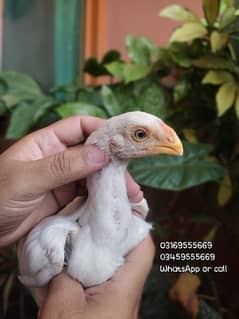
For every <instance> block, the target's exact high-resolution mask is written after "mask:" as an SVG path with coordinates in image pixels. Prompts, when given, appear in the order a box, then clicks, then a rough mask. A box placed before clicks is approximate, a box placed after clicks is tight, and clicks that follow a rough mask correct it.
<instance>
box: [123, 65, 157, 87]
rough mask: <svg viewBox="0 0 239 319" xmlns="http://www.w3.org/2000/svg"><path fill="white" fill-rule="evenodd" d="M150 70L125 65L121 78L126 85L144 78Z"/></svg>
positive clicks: (141, 66) (139, 66) (142, 66)
mask: <svg viewBox="0 0 239 319" xmlns="http://www.w3.org/2000/svg"><path fill="white" fill-rule="evenodd" d="M150 70H151V68H150V67H148V66H144V65H140V64H125V65H124V69H123V78H124V81H125V82H126V83H129V82H133V81H136V80H140V79H142V78H144V77H145V76H146V75H147V74H149V72H150Z"/></svg>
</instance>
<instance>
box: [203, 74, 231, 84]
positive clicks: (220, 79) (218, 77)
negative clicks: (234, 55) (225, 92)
mask: <svg viewBox="0 0 239 319" xmlns="http://www.w3.org/2000/svg"><path fill="white" fill-rule="evenodd" d="M233 79H234V78H233V76H232V75H231V73H229V72H226V71H208V72H207V74H206V75H205V76H204V78H203V79H202V83H203V84H214V85H218V84H223V83H225V82H230V81H233Z"/></svg>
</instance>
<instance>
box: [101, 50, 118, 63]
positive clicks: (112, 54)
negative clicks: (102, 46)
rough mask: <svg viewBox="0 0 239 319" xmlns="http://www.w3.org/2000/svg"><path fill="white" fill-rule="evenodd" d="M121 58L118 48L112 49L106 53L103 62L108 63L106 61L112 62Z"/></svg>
mask: <svg viewBox="0 0 239 319" xmlns="http://www.w3.org/2000/svg"><path fill="white" fill-rule="evenodd" d="M120 58H121V56H120V52H119V51H116V50H110V51H108V52H106V53H105V55H104V56H103V58H102V61H101V63H102V64H106V63H111V62H114V61H119V60H120Z"/></svg>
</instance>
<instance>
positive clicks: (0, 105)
mask: <svg viewBox="0 0 239 319" xmlns="http://www.w3.org/2000/svg"><path fill="white" fill-rule="evenodd" d="M7 111H8V109H7V107H6V105H5V103H4V102H2V101H0V116H3V115H4V114H5V113H6V112H7Z"/></svg>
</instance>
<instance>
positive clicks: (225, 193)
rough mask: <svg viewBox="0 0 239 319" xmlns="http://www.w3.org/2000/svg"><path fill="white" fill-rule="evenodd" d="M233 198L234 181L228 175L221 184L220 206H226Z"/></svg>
mask: <svg viewBox="0 0 239 319" xmlns="http://www.w3.org/2000/svg"><path fill="white" fill-rule="evenodd" d="M231 197H232V181H231V178H230V176H229V175H226V176H225V177H224V178H223V180H222V181H221V183H220V186H219V189H218V194H217V202H218V205H219V206H225V205H226V204H227V203H228V201H229V200H230V198H231Z"/></svg>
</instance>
